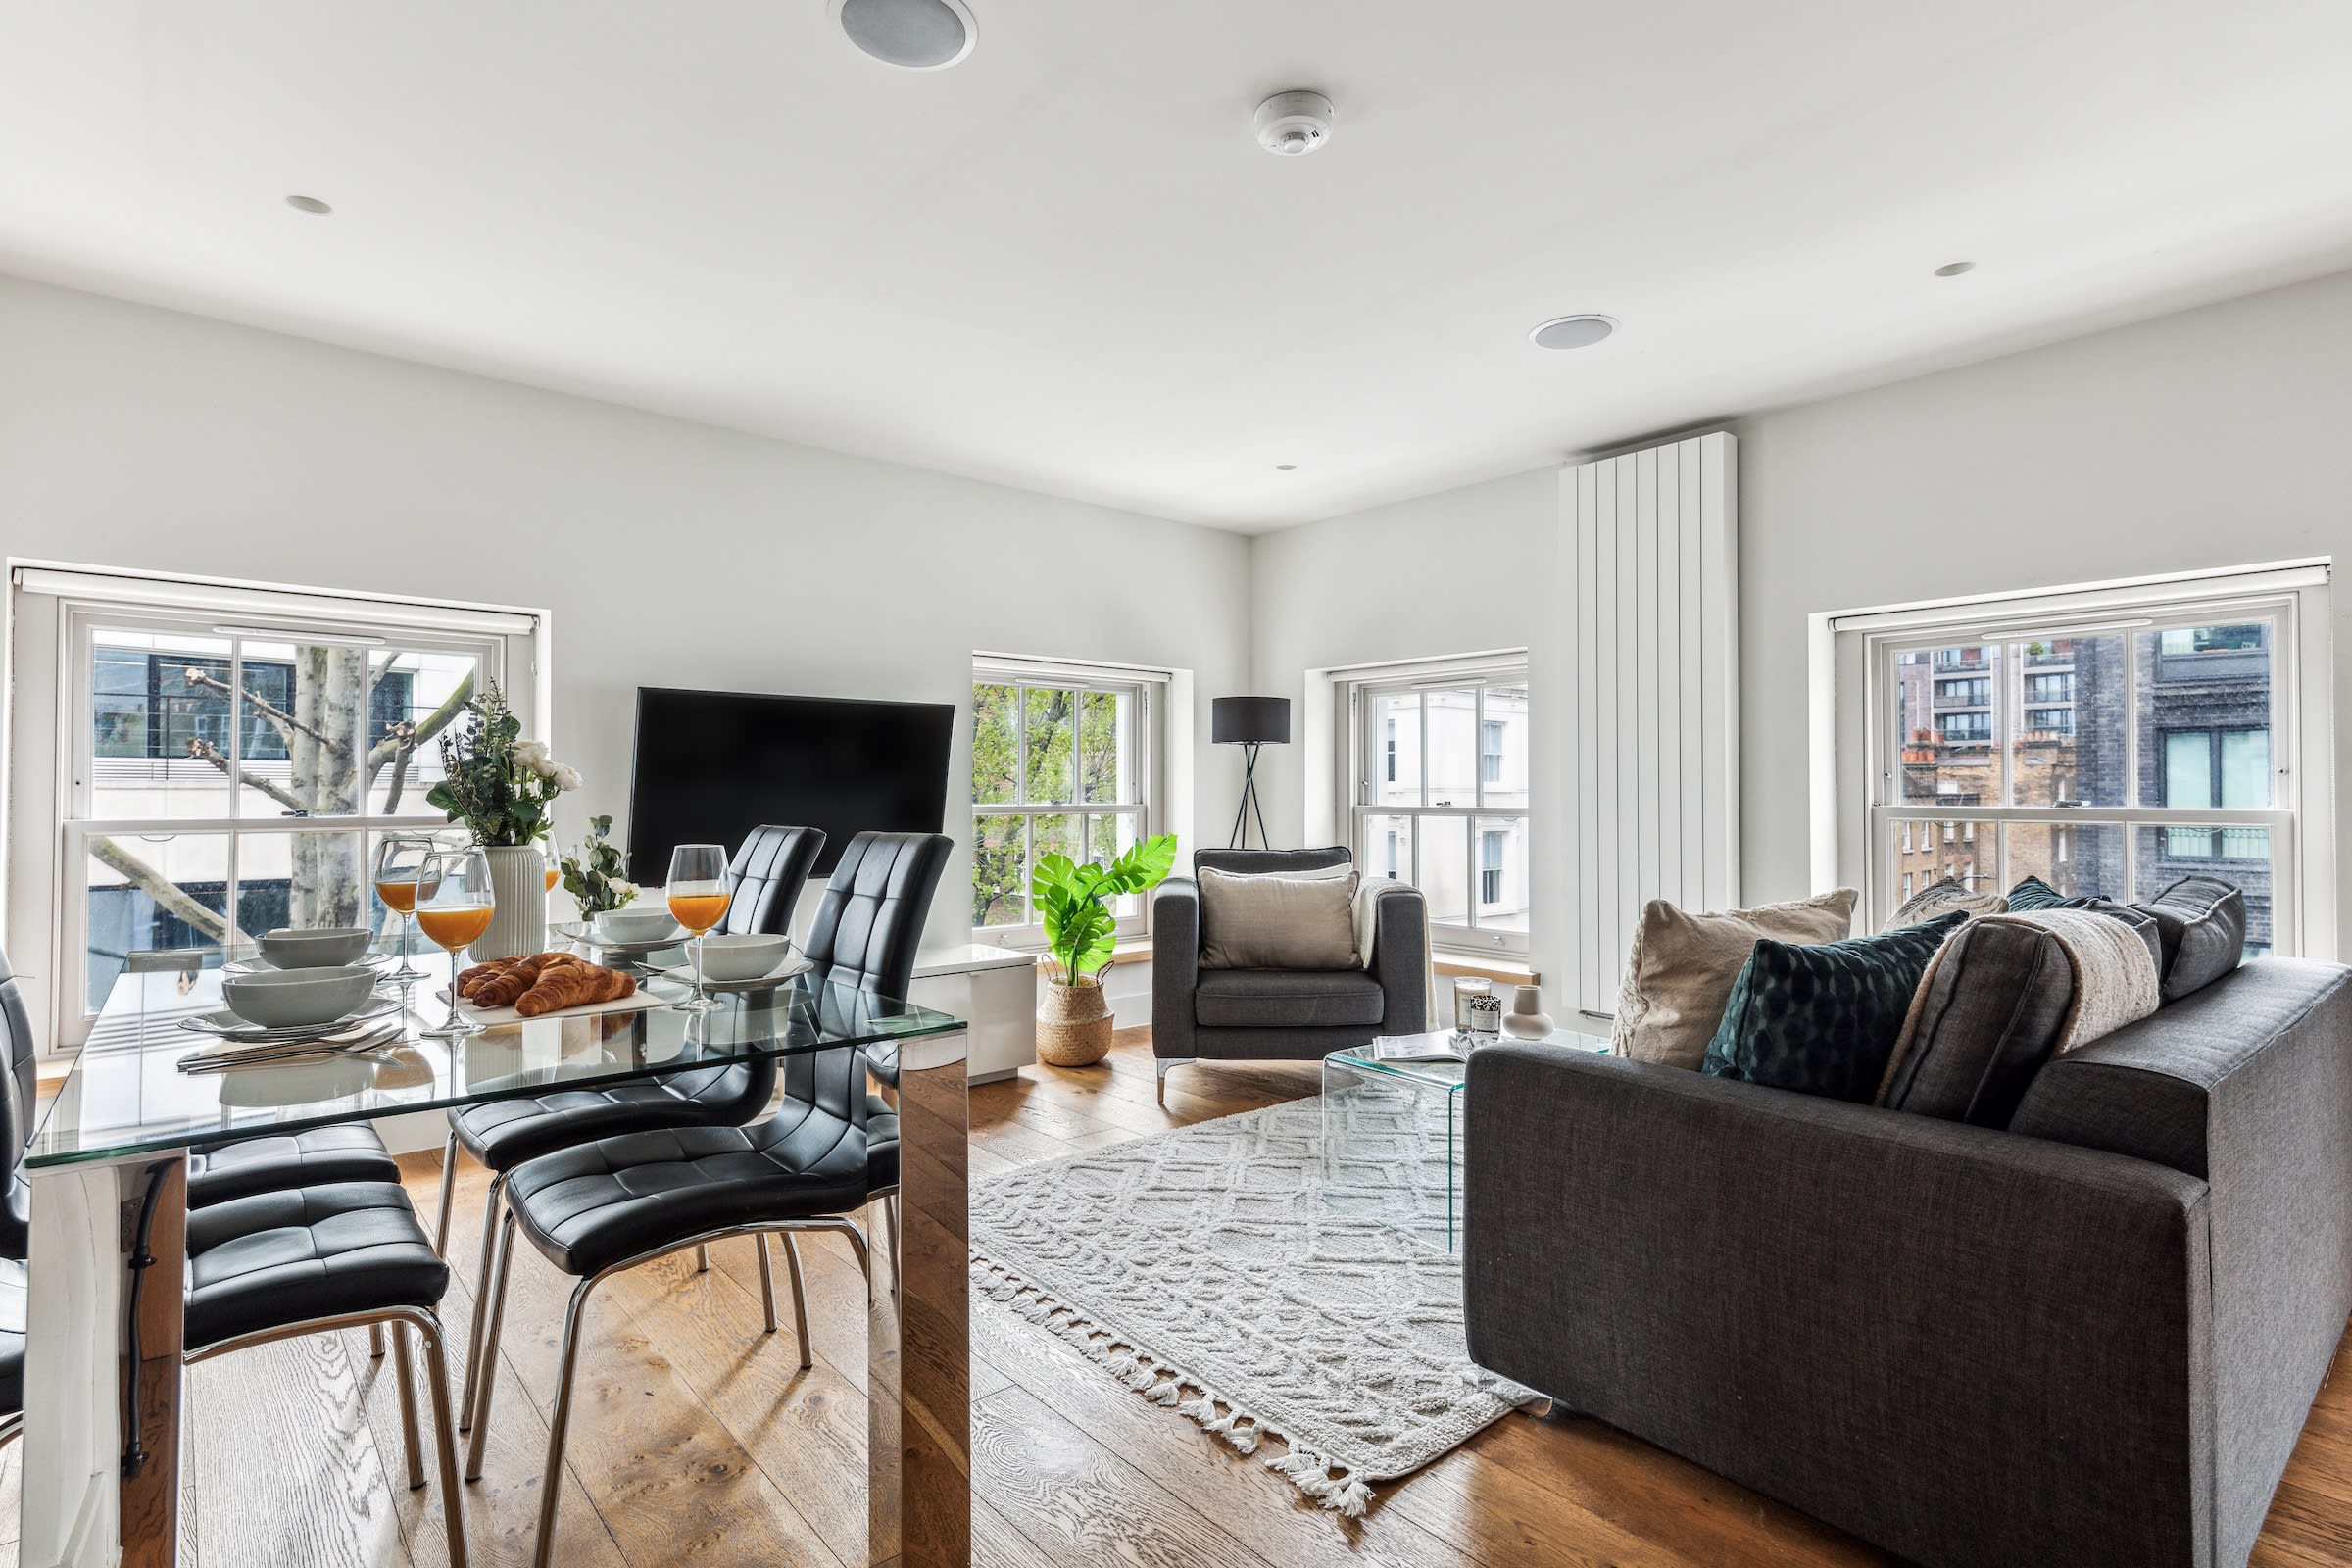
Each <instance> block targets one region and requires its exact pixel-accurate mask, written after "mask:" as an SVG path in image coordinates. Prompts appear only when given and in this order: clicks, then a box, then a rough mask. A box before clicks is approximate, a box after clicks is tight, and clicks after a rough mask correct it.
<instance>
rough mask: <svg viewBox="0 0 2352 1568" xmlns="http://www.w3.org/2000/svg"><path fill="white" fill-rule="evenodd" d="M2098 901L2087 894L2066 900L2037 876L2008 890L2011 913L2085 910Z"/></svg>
mask: <svg viewBox="0 0 2352 1568" xmlns="http://www.w3.org/2000/svg"><path fill="white" fill-rule="evenodd" d="M2097 902H2098V901H2097V900H2095V899H2093V898H2091V897H2089V896H2088V895H2087V894H2083V895H2078V896H2077V897H2074V898H2071V899H2070V898H2068V897H2067V896H2066V895H2065V894H2063V893H2061V892H2059V891H2058V890H2057V889H2056V888H2054V887H2052V886H2050V885H2049V884H2048V883H2047V882H2044V881H2043V880H2042V879H2041V878H2039V877H2037V876H2030V877H2028V878H2026V879H2025V880H2024V881H2023V882H2020V883H2019V884H2018V885H2017V886H2015V887H2013V888H2011V889H2010V890H2009V907H2010V909H2011V910H2012V911H2018V910H2024V909H2087V908H2089V907H2091V906H2092V905H2093V904H2095V903H2097Z"/></svg>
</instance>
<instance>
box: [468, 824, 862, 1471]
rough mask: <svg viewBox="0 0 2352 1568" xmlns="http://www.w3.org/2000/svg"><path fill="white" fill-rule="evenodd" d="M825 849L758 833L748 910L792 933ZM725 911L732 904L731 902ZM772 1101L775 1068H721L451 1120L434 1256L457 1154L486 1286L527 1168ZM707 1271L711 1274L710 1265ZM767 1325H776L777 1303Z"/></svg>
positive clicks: (799, 837) (472, 1381)
mask: <svg viewBox="0 0 2352 1568" xmlns="http://www.w3.org/2000/svg"><path fill="white" fill-rule="evenodd" d="M824 847H825V835H824V832H823V830H821V829H819V828H813V827H759V828H755V829H753V830H752V833H751V835H750V836H749V837H748V838H746V839H745V840H744V843H743V847H742V848H741V849H739V850H737V851H736V853H735V858H734V862H733V864H732V865H731V866H730V867H729V873H730V876H733V875H734V874H735V872H736V870H737V869H738V868H740V869H741V872H742V874H743V876H744V877H745V878H747V879H748V881H747V882H744V883H738V884H735V885H734V887H733V891H734V892H736V893H737V894H738V896H740V895H741V894H742V893H743V892H744V890H745V888H746V887H747V886H748V887H749V889H750V891H751V902H752V903H753V904H754V905H755V906H756V907H759V908H760V909H762V910H763V911H766V912H767V913H769V914H772V913H773V912H774V911H775V910H776V909H778V908H779V907H780V908H781V910H782V916H781V917H782V919H783V920H784V922H785V926H783V927H779V928H778V929H786V928H788V927H789V925H790V922H791V919H792V900H793V899H794V898H795V897H796V896H797V892H796V891H794V890H797V884H792V885H791V888H789V889H788V886H787V884H788V883H789V882H790V879H791V878H792V877H793V876H794V875H795V873H796V870H797V874H798V876H799V878H800V881H802V882H806V881H807V880H808V879H809V867H810V866H812V865H814V864H815V863H816V857H817V854H818V852H819V851H821V850H823V849H824ZM728 907H729V911H730V912H732V910H733V907H734V906H733V902H732V901H730V902H729V906H728ZM775 1097H776V1067H775V1063H774V1062H772V1061H761V1062H749V1063H744V1062H738V1063H735V1064H732V1065H729V1066H725V1067H711V1068H706V1069H703V1070H701V1071H691V1072H681V1073H672V1074H670V1075H669V1076H668V1077H665V1078H658V1079H653V1080H650V1081H647V1080H632V1081H630V1082H627V1083H619V1084H613V1085H611V1086H609V1087H596V1088H591V1087H587V1086H580V1087H575V1088H570V1089H557V1090H551V1091H548V1092H546V1093H542V1094H536V1095H519V1096H517V1097H516V1098H515V1099H513V1100H498V1101H492V1102H490V1103H487V1104H479V1105H469V1106H466V1108H464V1109H462V1110H453V1111H451V1112H450V1113H449V1142H448V1143H447V1145H445V1146H444V1147H443V1149H442V1151H441V1212H440V1213H439V1215H437V1216H436V1218H435V1224H434V1250H435V1251H438V1252H440V1253H441V1254H442V1255H443V1256H447V1255H448V1253H449V1224H450V1215H451V1212H452V1210H453V1208H454V1206H455V1199H456V1196H457V1174H458V1151H459V1150H461V1149H463V1150H464V1151H465V1152H466V1153H468V1154H470V1155H472V1156H473V1159H474V1161H475V1163H477V1164H479V1165H481V1166H482V1167H483V1168H484V1169H486V1170H488V1171H489V1172H490V1193H489V1196H488V1198H487V1199H486V1200H485V1201H483V1204H482V1251H481V1263H480V1268H479V1272H478V1273H476V1274H475V1276H474V1278H475V1279H477V1280H483V1279H488V1278H489V1277H490V1252H491V1247H492V1244H493V1243H494V1241H495V1240H496V1238H497V1235H498V1211H499V1202H500V1201H501V1198H502V1195H503V1193H504V1190H505V1187H506V1183H507V1178H508V1176H509V1175H510V1174H511V1173H512V1172H513V1171H514V1170H515V1167H516V1166H518V1165H520V1164H522V1163H523V1162H525V1161H526V1160H531V1159H536V1158H538V1157H539V1156H541V1155H543V1154H549V1153H553V1152H556V1151H557V1150H561V1149H569V1148H572V1147H573V1146H575V1145H578V1144H584V1143H588V1142H591V1141H592V1140H595V1139H598V1138H611V1137H615V1136H618V1135H619V1134H622V1133H636V1132H652V1131H654V1130H656V1129H658V1128H662V1127H740V1126H742V1125H743V1124H744V1123H746V1122H749V1121H752V1120H754V1119H756V1118H757V1117H758V1116H759V1115H760V1113H761V1112H763V1111H765V1110H766V1109H767V1107H768V1105H769V1104H770V1103H772V1102H773V1101H774V1099H775ZM705 1266H706V1267H708V1266H709V1265H708V1261H707V1260H706V1262H705ZM486 1310H487V1308H486V1307H485V1305H484V1303H483V1294H482V1293H478V1292H477V1293H476V1294H475V1297H474V1303H473V1332H472V1333H471V1335H469V1336H468V1337H467V1339H466V1345H467V1346H468V1347H474V1346H478V1345H480V1344H481V1343H482V1320H483V1316H484V1314H485V1312H486ZM768 1310H769V1315H770V1316H773V1315H774V1306H773V1302H772V1299H771V1302H770V1305H769V1309H768ZM482 1363H483V1358H482V1357H481V1356H479V1355H474V1354H468V1355H467V1356H466V1388H465V1392H464V1393H463V1394H462V1395H461V1396H460V1397H459V1400H458V1408H459V1412H460V1413H459V1421H460V1424H461V1429H462V1428H463V1427H464V1426H467V1425H470V1424H471V1422H472V1419H473V1411H474V1408H475V1404H476V1399H475V1397H474V1389H475V1386H476V1384H477V1383H478V1381H479V1380H480V1377H481V1372H482Z"/></svg>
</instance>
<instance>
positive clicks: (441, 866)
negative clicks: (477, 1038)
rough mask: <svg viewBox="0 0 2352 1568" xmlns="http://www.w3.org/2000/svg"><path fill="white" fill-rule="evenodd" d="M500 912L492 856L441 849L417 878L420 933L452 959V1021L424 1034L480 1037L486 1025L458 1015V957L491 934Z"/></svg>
mask: <svg viewBox="0 0 2352 1568" xmlns="http://www.w3.org/2000/svg"><path fill="white" fill-rule="evenodd" d="M497 912H498V900H497V897H496V896H495V895H494V894H493V893H492V892H491V890H490V857H488V856H487V855H484V854H483V853H482V852H481V851H479V850H439V851H436V852H434V853H433V854H431V855H428V856H426V857H425V860H424V864H423V865H422V866H421V867H420V868H419V869H418V871H417V929H418V930H419V931H422V932H423V933H424V935H425V939H426V940H427V941H429V942H431V943H432V944H434V946H436V947H439V948H442V949H444V950H446V951H447V952H448V954H449V1016H448V1017H447V1018H445V1019H443V1020H442V1021H441V1022H440V1023H438V1024H436V1025H434V1026H433V1027H432V1028H430V1029H427V1030H424V1031H423V1033H425V1034H428V1035H431V1036H433V1037H434V1038H436V1039H441V1040H448V1039H454V1038H455V1037H457V1036H459V1035H478V1034H480V1033H481V1032H482V1026H481V1025H480V1024H478V1023H475V1022H473V1021H472V1020H471V1019H469V1018H466V1016H465V1015H463V1014H462V1013H460V1012H459V1011H458V955H460V954H461V953H464V952H465V951H466V948H467V946H468V945H470V944H471V943H473V942H475V941H477V940H479V939H480V937H481V934H482V933H483V932H485V931H487V930H489V929H490V917H491V916H492V915H494V914H496V913H497Z"/></svg>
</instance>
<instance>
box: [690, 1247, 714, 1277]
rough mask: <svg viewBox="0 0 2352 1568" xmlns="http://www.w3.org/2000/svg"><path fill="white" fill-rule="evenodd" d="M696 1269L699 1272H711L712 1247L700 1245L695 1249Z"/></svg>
mask: <svg viewBox="0 0 2352 1568" xmlns="http://www.w3.org/2000/svg"><path fill="white" fill-rule="evenodd" d="M694 1271H695V1272H696V1273H697V1274H708V1273H710V1272H711V1249H710V1248H709V1247H698V1248H696V1249H695V1250H694Z"/></svg>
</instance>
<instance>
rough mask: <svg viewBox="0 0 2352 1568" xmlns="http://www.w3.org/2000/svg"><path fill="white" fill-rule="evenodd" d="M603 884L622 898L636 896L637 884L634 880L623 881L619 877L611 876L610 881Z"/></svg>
mask: <svg viewBox="0 0 2352 1568" xmlns="http://www.w3.org/2000/svg"><path fill="white" fill-rule="evenodd" d="M605 886H607V887H609V888H611V889H612V890H613V892H615V893H617V894H619V895H620V896H621V897H622V898H624V899H633V898H635V897H636V896H637V884H636V883H634V882H624V881H622V880H621V879H620V878H619V877H613V878H612V879H611V880H610V881H608V882H606V883H605Z"/></svg>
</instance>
